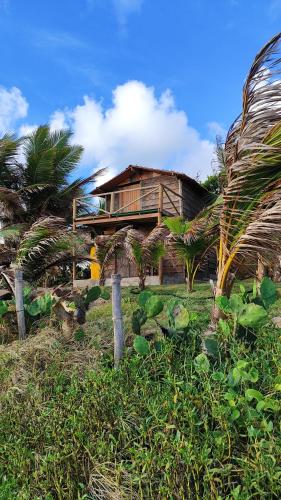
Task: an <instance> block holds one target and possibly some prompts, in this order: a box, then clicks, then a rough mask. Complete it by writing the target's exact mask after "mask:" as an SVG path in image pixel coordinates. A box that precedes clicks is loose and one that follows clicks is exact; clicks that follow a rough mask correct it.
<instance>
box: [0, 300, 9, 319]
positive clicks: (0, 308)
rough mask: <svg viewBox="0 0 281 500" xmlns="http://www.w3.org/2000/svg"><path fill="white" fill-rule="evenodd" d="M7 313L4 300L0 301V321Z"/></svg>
mask: <svg viewBox="0 0 281 500" xmlns="http://www.w3.org/2000/svg"><path fill="white" fill-rule="evenodd" d="M7 312H8V306H7V303H6V302H5V301H4V300H0V319H1V318H2V317H3V316H4V315H5V314H6V313H7Z"/></svg>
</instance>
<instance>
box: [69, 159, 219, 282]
mask: <svg viewBox="0 0 281 500" xmlns="http://www.w3.org/2000/svg"><path fill="white" fill-rule="evenodd" d="M90 198H91V207H94V208H91V212H90V213H89V214H86V215H81V214H80V215H79V207H80V206H81V205H83V203H85V200H87V201H89V195H88V196H87V197H84V198H77V199H76V200H74V204H73V229H74V230H75V229H76V228H77V227H81V226H83V227H84V228H85V229H86V230H87V231H90V232H91V234H92V236H93V237H94V236H95V235H96V234H113V233H114V232H115V231H117V230H118V229H120V228H121V227H124V226H127V225H129V224H130V225H133V227H134V228H135V229H138V230H141V231H143V233H149V232H150V231H151V229H153V227H155V226H156V225H157V224H159V223H161V221H162V219H163V217H167V216H173V215H175V216H182V217H184V218H185V219H192V218H194V217H195V216H196V214H197V213H198V212H199V211H200V210H201V209H202V208H203V207H204V206H205V205H206V204H207V203H208V201H209V193H208V191H206V189H205V188H203V187H202V186H201V185H200V184H199V183H198V182H196V181H195V180H194V179H192V178H191V177H189V176H188V175H186V174H183V173H180V172H175V171H172V170H160V169H155V168H147V167H142V166H137V165H129V166H128V167H127V168H126V169H125V170H123V171H122V172H121V173H120V174H118V175H116V176H115V177H113V178H112V179H110V180H109V181H107V182H105V183H104V184H102V185H101V186H99V187H97V188H96V189H95V190H94V191H92V193H91V195H90ZM112 273H120V274H121V276H122V278H124V280H123V282H125V283H127V284H135V283H137V272H136V267H135V265H134V263H133V262H131V261H129V259H128V258H127V256H126V255H125V254H124V253H122V252H118V254H117V255H116V257H115V260H114V262H112V264H111V266H110V267H109V268H108V270H107V275H106V277H107V278H109V277H110V275H111V274H112ZM125 278H126V279H125ZM73 279H74V282H75V284H76V285H79V284H80V283H79V281H78V280H76V273H75V266H74V272H73ZM91 279H92V280H96V279H98V270H97V267H96V266H92V272H91ZM184 282H185V269H184V266H183V265H182V264H180V263H179V262H175V261H174V260H173V259H171V257H170V258H169V256H165V257H163V259H162V262H161V265H160V266H159V269H148V278H147V284H149V283H150V284H159V283H184ZM81 285H82V283H81Z"/></svg>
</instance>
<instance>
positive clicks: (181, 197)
mask: <svg viewBox="0 0 281 500" xmlns="http://www.w3.org/2000/svg"><path fill="white" fill-rule="evenodd" d="M179 194H180V215H181V216H182V217H183V195H182V180H181V179H179Z"/></svg>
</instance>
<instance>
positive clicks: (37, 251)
mask: <svg viewBox="0 0 281 500" xmlns="http://www.w3.org/2000/svg"><path fill="white" fill-rule="evenodd" d="M15 239H16V240H17V244H14V245H13V246H12V244H13V243H14V240H15ZM90 245H91V242H90V240H89V236H87V235H86V234H83V233H78V232H73V231H72V230H71V229H70V228H69V227H68V225H67V224H66V221H65V220H64V219H62V218H59V217H53V216H50V217H42V218H40V219H38V220H37V221H36V222H34V223H33V224H32V225H31V226H29V227H26V230H25V231H24V232H23V233H22V235H21V237H20V238H17V235H16V236H15V232H14V231H13V230H10V232H8V230H6V232H5V244H3V245H0V275H1V276H2V277H3V278H4V279H5V280H6V281H7V282H8V285H9V286H11V283H12V282H13V279H12V275H11V273H9V264H10V260H11V254H12V261H13V264H14V265H16V266H19V267H20V268H21V269H22V270H23V273H24V277H25V280H27V281H34V280H38V279H39V278H41V277H42V276H43V275H44V274H45V272H46V271H47V270H48V269H50V268H51V267H53V266H61V265H65V264H69V263H71V262H72V261H73V252H75V260H76V261H81V260H87V259H88V253H89V251H88V250H89V246H90ZM6 254H8V255H6ZM7 276H8V277H9V278H10V282H9V280H8V279H7Z"/></svg>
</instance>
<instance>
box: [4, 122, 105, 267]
mask: <svg viewBox="0 0 281 500" xmlns="http://www.w3.org/2000/svg"><path fill="white" fill-rule="evenodd" d="M70 140H71V132H70V131H69V130H60V131H56V132H51V131H50V128H49V126H48V125H44V126H41V127H38V128H37V129H36V130H35V131H34V132H33V133H32V134H31V135H29V136H27V137H24V138H22V139H16V138H15V137H14V136H11V135H5V136H4V137H3V138H2V139H0V173H1V176H0V227H1V226H2V228H1V230H0V237H1V238H2V239H4V242H5V244H2V245H0V264H1V263H2V265H5V266H9V264H10V263H11V262H13V261H14V260H15V259H17V260H18V255H20V254H21V247H22V245H23V244H25V242H28V241H29V240H30V241H33V240H32V234H33V232H34V231H35V230H36V231H37V234H40V235H41V236H42V242H41V245H43V247H44V245H45V247H46V248H47V247H48V248H49V249H51V243H52V245H53V252H54V255H56V252H57V250H58V247H59V246H60V248H61V250H62V249H64V250H65V252H67V255H68V250H67V248H66V247H67V245H68V244H69V245H70V246H69V248H71V249H72V246H73V245H72V243H73V240H74V239H75V235H72V236H71V235H70V232H69V223H70V221H71V217H72V201H73V199H74V198H75V197H77V196H81V195H83V194H85V193H84V188H85V186H86V185H87V184H89V183H91V182H94V181H95V180H96V178H97V176H99V175H100V174H101V173H102V171H101V170H100V171H98V172H96V173H94V174H93V175H91V176H90V177H88V178H86V179H79V178H78V179H76V180H74V181H71V182H70V181H69V176H70V175H71V174H73V172H74V170H75V168H76V167H77V165H78V163H79V161H80V158H81V155H82V152H83V148H82V147H81V146H77V145H73V144H71V142H70ZM19 158H21V162H20V161H19ZM80 210H84V207H83V206H81V204H80ZM58 217H59V218H58ZM58 220H59V221H60V222H59V223H58ZM37 222H38V224H39V225H37ZM52 224H54V227H53V228H52V227H51V226H52ZM53 233H56V238H55V239H54V240H52V239H51V238H50V239H49V240H48V241H49V244H50V245H47V243H46V242H45V241H44V236H46V237H47V236H48V234H49V235H52V234H53ZM59 242H60V243H59ZM76 242H77V241H76ZM46 245H47V246H46ZM41 248H42V247H41ZM31 253H32V252H31ZM39 253H40V252H39ZM51 253H52V252H51ZM51 253H50V255H49V258H50V260H49V262H50V263H51V262H52V258H51ZM38 255H39V254H38ZM42 255H43V253H42ZM42 255H41V257H40V258H41V260H42ZM47 256H48V253H47V252H46V254H45V255H44V257H46V258H47ZM68 256H69V255H68ZM43 261H44V259H43ZM43 261H42V266H41V265H39V264H40V262H39V260H37V261H36V265H37V266H39V267H37V268H36V267H35V261H33V264H32V269H30V271H31V270H32V271H33V274H34V276H35V275H36V276H37V274H38V273H40V272H41V271H42V269H43V268H44V266H45V265H47V261H46V262H45V261H44V262H43ZM30 262H31V261H30ZM25 271H26V273H27V275H30V274H28V270H27V268H25Z"/></svg>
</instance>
